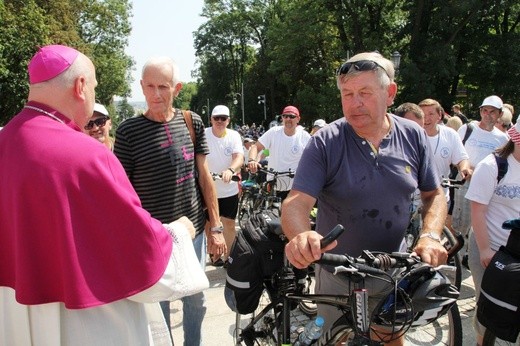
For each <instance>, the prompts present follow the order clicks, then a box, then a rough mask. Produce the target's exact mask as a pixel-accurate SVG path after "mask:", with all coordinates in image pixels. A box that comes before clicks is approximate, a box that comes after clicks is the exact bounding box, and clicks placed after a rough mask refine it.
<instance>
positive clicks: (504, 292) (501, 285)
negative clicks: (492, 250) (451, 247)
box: [477, 219, 520, 342]
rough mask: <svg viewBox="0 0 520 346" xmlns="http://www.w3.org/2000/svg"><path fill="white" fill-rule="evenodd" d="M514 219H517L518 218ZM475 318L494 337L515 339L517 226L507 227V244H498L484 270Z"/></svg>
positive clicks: (519, 302) (519, 301) (519, 263)
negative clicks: (510, 228) (511, 228)
mask: <svg viewBox="0 0 520 346" xmlns="http://www.w3.org/2000/svg"><path fill="white" fill-rule="evenodd" d="M515 221H518V222H519V223H520V219H518V220H515ZM504 225H506V223H504ZM504 228H506V227H504ZM477 318H478V321H479V322H480V323H481V324H482V325H483V326H484V327H486V328H487V329H489V330H490V331H491V332H493V334H495V336H496V337H498V338H500V339H503V340H507V341H510V342H515V341H516V339H517V337H518V334H519V333H520V229H513V230H512V231H511V233H510V236H509V238H508V241H507V245H506V246H501V247H500V249H499V251H497V253H496V254H495V256H493V258H492V259H491V262H490V263H489V265H488V266H487V268H486V270H485V271H484V276H483V278H482V285H481V289H480V296H479V300H478V303H477Z"/></svg>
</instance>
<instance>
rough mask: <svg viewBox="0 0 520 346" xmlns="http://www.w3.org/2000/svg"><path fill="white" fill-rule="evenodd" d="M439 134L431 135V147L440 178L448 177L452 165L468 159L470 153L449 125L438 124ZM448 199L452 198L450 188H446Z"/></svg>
mask: <svg viewBox="0 0 520 346" xmlns="http://www.w3.org/2000/svg"><path fill="white" fill-rule="evenodd" d="M438 130H439V132H438V133H437V135H435V136H433V137H430V136H428V140H429V142H430V147H431V148H432V152H433V157H434V162H435V168H436V169H437V174H438V175H439V178H441V179H442V178H448V176H449V175H450V165H451V164H453V165H456V164H458V163H459V162H460V161H462V160H467V159H468V158H469V157H468V154H467V153H466V149H464V146H463V145H462V140H461V139H460V137H459V135H458V134H457V132H456V131H455V130H453V129H452V128H449V127H447V126H438ZM444 193H445V195H446V200H447V201H449V200H450V195H449V189H448V188H444Z"/></svg>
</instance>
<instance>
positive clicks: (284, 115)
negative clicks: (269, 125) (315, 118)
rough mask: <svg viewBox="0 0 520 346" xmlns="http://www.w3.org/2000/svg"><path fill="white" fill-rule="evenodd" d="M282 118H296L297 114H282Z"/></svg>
mask: <svg viewBox="0 0 520 346" xmlns="http://www.w3.org/2000/svg"><path fill="white" fill-rule="evenodd" d="M282 118H289V119H294V118H296V115H294V114H282Z"/></svg>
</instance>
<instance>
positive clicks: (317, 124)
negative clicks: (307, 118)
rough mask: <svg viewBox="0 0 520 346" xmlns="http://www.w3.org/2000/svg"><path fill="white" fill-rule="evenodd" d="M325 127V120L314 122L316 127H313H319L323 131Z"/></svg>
mask: <svg viewBox="0 0 520 346" xmlns="http://www.w3.org/2000/svg"><path fill="white" fill-rule="evenodd" d="M325 125H327V122H326V121H325V120H323V119H318V120H316V121H315V122H314V125H313V126H312V127H319V128H320V129H321V128H322V127H323V126H325Z"/></svg>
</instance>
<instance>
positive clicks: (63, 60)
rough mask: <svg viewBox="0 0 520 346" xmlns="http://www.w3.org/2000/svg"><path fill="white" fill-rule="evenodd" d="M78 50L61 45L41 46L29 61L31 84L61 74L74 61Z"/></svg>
mask: <svg viewBox="0 0 520 346" xmlns="http://www.w3.org/2000/svg"><path fill="white" fill-rule="evenodd" d="M78 55H79V52H78V51H77V50H75V49H74V48H70V47H67V46H62V45H49V46H44V47H41V48H40V49H39V50H38V52H36V54H35V55H34V56H33V57H32V59H31V61H30V62H29V68H28V70H29V81H30V83H31V84H36V83H41V82H45V81H47V80H49V79H53V78H54V77H56V76H58V75H59V74H61V73H62V72H63V71H65V70H67V69H68V68H69V67H70V65H72V64H73V63H74V61H75V60H76V58H77V57H78Z"/></svg>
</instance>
